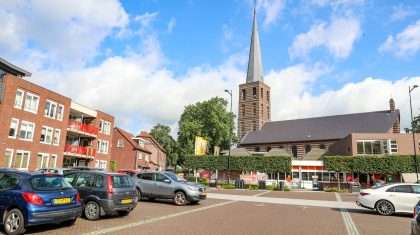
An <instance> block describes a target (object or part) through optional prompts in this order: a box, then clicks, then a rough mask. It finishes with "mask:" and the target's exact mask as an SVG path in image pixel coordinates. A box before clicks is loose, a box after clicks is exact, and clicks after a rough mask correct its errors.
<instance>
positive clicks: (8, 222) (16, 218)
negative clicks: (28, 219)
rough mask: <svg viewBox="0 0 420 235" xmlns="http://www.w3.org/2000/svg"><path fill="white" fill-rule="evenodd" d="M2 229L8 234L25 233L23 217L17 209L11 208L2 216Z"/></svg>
mask: <svg viewBox="0 0 420 235" xmlns="http://www.w3.org/2000/svg"><path fill="white" fill-rule="evenodd" d="M3 224H4V230H5V231H6V233H7V234H9V235H17V234H23V233H25V231H26V229H25V219H24V218H23V214H22V212H21V211H20V210H19V209H13V210H11V211H9V212H7V214H6V216H5V217H4V221H3Z"/></svg>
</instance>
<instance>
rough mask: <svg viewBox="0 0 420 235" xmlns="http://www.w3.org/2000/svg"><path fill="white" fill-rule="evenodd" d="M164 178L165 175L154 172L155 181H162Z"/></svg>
mask: <svg viewBox="0 0 420 235" xmlns="http://www.w3.org/2000/svg"><path fill="white" fill-rule="evenodd" d="M164 179H167V177H166V176H164V175H163V174H156V181H158V182H163V180H164Z"/></svg>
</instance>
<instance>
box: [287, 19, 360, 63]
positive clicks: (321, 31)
mask: <svg viewBox="0 0 420 235" xmlns="http://www.w3.org/2000/svg"><path fill="white" fill-rule="evenodd" d="M360 34H361V28H360V21H359V20H358V19H357V18H349V19H344V18H339V19H334V20H332V22H331V23H330V24H329V25H327V24H326V23H325V22H319V23H316V24H314V25H312V26H311V28H310V29H309V31H308V32H306V33H302V34H299V35H297V36H296V37H295V40H294V41H293V44H292V46H291V47H290V48H289V55H290V57H291V58H292V59H293V58H296V57H301V58H307V57H308V55H309V53H310V52H311V50H312V49H315V48H318V47H325V48H326V49H327V50H328V52H329V53H330V54H331V55H332V56H334V57H335V58H340V59H344V58H347V57H348V56H349V55H350V53H351V51H352V49H353V44H354V42H355V41H356V40H357V39H358V38H359V37H360Z"/></svg>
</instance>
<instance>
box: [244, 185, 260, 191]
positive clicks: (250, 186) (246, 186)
mask: <svg viewBox="0 0 420 235" xmlns="http://www.w3.org/2000/svg"><path fill="white" fill-rule="evenodd" d="M245 188H246V189H250V190H257V189H258V184H245Z"/></svg>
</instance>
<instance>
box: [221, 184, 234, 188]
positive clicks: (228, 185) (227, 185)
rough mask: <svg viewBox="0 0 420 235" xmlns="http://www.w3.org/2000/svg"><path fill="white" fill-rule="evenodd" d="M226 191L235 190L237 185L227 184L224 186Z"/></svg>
mask: <svg viewBox="0 0 420 235" xmlns="http://www.w3.org/2000/svg"><path fill="white" fill-rule="evenodd" d="M223 188H224V189H235V185H234V184H225V185H223Z"/></svg>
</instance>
